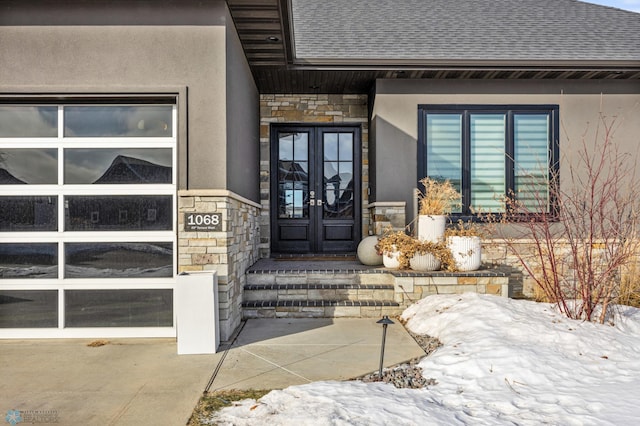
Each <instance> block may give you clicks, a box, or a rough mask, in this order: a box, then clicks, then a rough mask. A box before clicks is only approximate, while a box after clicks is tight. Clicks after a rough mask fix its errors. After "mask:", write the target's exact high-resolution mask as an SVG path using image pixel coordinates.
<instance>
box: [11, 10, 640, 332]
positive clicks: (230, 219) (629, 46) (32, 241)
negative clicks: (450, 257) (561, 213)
mask: <svg viewBox="0 0 640 426" xmlns="http://www.w3.org/2000/svg"><path fill="white" fill-rule="evenodd" d="M0 58H2V60H1V61H0V337H88V336H103V337H113V336H165V337H166V336H175V333H176V332H175V329H176V327H175V307H174V302H175V300H174V296H173V295H174V290H175V288H176V282H177V277H178V274H179V273H181V272H194V271H215V272H216V273H217V275H218V279H219V293H218V295H219V309H220V311H219V315H220V334H221V336H220V337H221V338H222V339H223V340H224V339H227V338H228V337H230V336H231V335H232V333H233V331H234V330H235V329H236V328H237V326H238V325H239V324H240V321H241V319H242V308H241V303H242V297H243V293H242V288H243V284H244V281H245V271H246V270H247V268H248V267H249V266H251V265H252V264H253V263H254V262H256V261H257V260H258V259H260V258H265V257H269V256H273V255H277V254H291V253H298V254H299V253H305V254H323V255H326V254H339V253H352V252H354V251H355V250H356V248H357V245H358V243H359V241H360V240H361V239H362V237H364V236H367V235H370V234H378V233H380V232H381V231H382V229H383V228H384V227H385V226H388V225H392V226H394V227H397V228H402V227H404V226H405V225H407V224H409V223H410V222H411V221H412V220H413V217H414V215H415V200H414V188H415V187H416V186H417V182H418V180H419V179H420V178H422V177H424V176H427V175H430V176H437V177H446V178H449V179H451V180H452V181H453V182H454V183H455V184H456V185H458V187H459V188H460V190H461V191H462V193H463V197H464V199H463V200H464V205H463V207H462V210H461V211H460V212H459V214H460V215H462V216H469V215H471V214H472V208H474V207H482V208H486V209H492V208H493V209H495V208H497V207H498V206H496V205H494V204H493V203H494V202H495V201H494V200H495V199H496V195H498V196H499V195H500V194H504V193H506V192H507V191H510V190H513V191H515V192H517V191H518V190H519V189H522V188H520V187H519V185H521V182H522V178H523V177H524V175H527V174H531V173H537V172H540V173H542V174H543V175H544V174H549V173H556V172H557V173H559V175H560V176H561V177H562V168H563V158H565V157H570V156H571V155H572V154H573V153H575V152H576V150H577V144H576V143H577V142H579V141H580V140H581V139H582V136H583V135H584V134H585V132H586V133H587V134H590V132H594V131H595V130H594V129H595V125H596V124H597V123H598V120H599V119H600V117H601V116H605V117H607V119H609V120H613V119H614V118H615V120H616V133H615V140H616V143H617V144H618V146H619V147H620V149H622V150H624V151H629V152H635V151H636V150H637V148H636V147H637V144H638V142H640V140H639V137H638V135H640V15H639V14H636V13H631V12H626V11H622V10H618V9H613V8H607V7H602V6H596V5H591V4H586V3H581V2H578V1H575V0H556V1H554V2H551V3H549V2H540V1H537V0H524V1H523V0H491V1H484V0H474V1H471V0H469V1H463V0H461V1H456V2H450V1H445V0H432V1H428V2H426V1H420V0H402V1H393V2H390V1H378V2H365V1H360V0H358V1H350V2H342V1H337V0H327V1H323V2H317V1H314V0H227V1H221V0H220V1H217V0H208V1H196V0H183V1H174V0H158V1H147V0H140V1H133V2H132V1H125V0H116V1H114V0H77V1H72V2H48V1H44V0H32V1H24V0H22V1H19V0H9V1H5V2H3V3H2V4H1V5H0ZM505 153H507V154H508V155H505ZM505 158H506V159H505ZM516 164H517V166H516ZM549 203H550V208H551V207H552V206H551V204H552V200H550V201H549ZM489 255H490V256H494V257H495V259H500V257H501V256H503V255H501V254H500V253H499V250H498V251H497V252H496V253H493V254H492V253H490V254H489Z"/></svg>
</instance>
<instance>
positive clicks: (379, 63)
mask: <svg viewBox="0 0 640 426" xmlns="http://www.w3.org/2000/svg"><path fill="white" fill-rule="evenodd" d="M290 69H306V70H324V71H330V70H340V71H347V70H363V71H364V70H396V69H406V70H514V71H523V70H557V71H569V70H571V71H591V70H603V71H634V70H640V60H615V61H612V60H509V61H505V60H469V59H460V60H456V59H443V60H439V59H430V60H418V61H417V60H414V59H400V60H398V59H393V60H391V59H357V60H353V59H327V58H305V59H299V58H296V59H295V60H294V61H293V62H292V64H291V65H290Z"/></svg>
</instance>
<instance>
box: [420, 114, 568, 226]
mask: <svg viewBox="0 0 640 426" xmlns="http://www.w3.org/2000/svg"><path fill="white" fill-rule="evenodd" d="M558 110H559V109H558V106H557V105H535V106H529V105H526V106H525V105H469V106H467V105H464V106H461V105H420V106H419V117H420V119H419V127H420V128H419V140H418V176H419V177H424V176H429V177H431V178H434V179H449V180H450V181H451V182H452V183H453V185H454V186H455V187H456V189H458V191H460V193H461V194H462V204H461V208H460V209H459V210H458V211H456V212H454V213H457V214H460V215H464V216H468V215H471V214H472V213H473V212H474V211H483V212H494V213H500V212H502V211H504V205H503V198H504V196H505V195H510V196H514V197H516V198H517V199H518V201H519V202H521V203H524V204H525V205H526V207H527V209H528V210H529V211H531V212H540V213H542V212H550V211H552V209H553V206H554V197H553V194H552V191H550V188H551V183H552V182H553V181H554V179H555V178H557V176H558V131H559V129H558V112H559V111H558Z"/></svg>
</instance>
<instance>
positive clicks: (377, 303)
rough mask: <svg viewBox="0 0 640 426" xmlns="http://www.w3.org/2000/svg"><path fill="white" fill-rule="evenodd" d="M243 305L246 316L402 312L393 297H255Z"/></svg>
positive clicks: (367, 315)
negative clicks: (351, 298) (333, 298)
mask: <svg viewBox="0 0 640 426" xmlns="http://www.w3.org/2000/svg"><path fill="white" fill-rule="evenodd" d="M242 308H243V316H244V318H338V317H354V318H380V317H382V316H383V315H399V314H400V313H401V312H402V308H401V307H400V304H399V303H397V302H394V301H391V300H255V301H245V302H243V303H242Z"/></svg>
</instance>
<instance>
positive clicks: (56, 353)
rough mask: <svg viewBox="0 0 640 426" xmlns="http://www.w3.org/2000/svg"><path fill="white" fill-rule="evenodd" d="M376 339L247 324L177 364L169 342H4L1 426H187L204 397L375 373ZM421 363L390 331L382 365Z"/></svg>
mask: <svg viewBox="0 0 640 426" xmlns="http://www.w3.org/2000/svg"><path fill="white" fill-rule="evenodd" d="M381 339H382V326H380V325H378V324H376V323H375V320H372V319H350V318H345V319H265V320H249V321H247V322H246V323H245V324H244V326H243V328H242V329H241V331H240V333H239V334H238V336H237V337H236V339H235V341H234V342H233V345H231V346H229V344H227V345H223V346H221V348H220V351H219V352H218V353H216V354H212V355H177V354H176V342H175V340H174V339H110V340H109V343H108V344H106V345H104V346H99V347H90V346H88V344H89V343H90V342H92V340H85V339H73V340H66V339H65V340H3V341H0V377H1V378H2V386H0V415H1V416H0V423H2V424H4V423H3V422H4V421H5V416H6V415H7V413H8V412H9V411H10V410H18V411H20V413H21V415H22V418H23V423H24V424H29V423H31V422H30V421H29V416H40V417H39V418H38V417H31V419H32V420H33V419H36V420H39V421H40V422H41V424H46V423H42V421H43V420H47V419H46V416H49V420H57V424H61V425H101V426H103V425H133V424H135V425H158V426H159V425H184V424H186V422H187V421H188V419H189V417H190V415H191V412H192V410H193V408H194V407H195V405H196V403H197V401H198V399H199V398H200V396H201V395H202V392H203V391H204V390H205V389H208V390H209V391H211V392H213V391H216V390H219V389H248V388H254V389H275V388H284V387H287V386H290V385H296V384H304V383H309V382H312V381H316V380H342V379H349V378H353V377H356V376H360V375H363V374H366V373H368V372H371V371H377V369H378V365H379V360H380V343H381ZM229 343H230V342H229ZM422 355H424V352H423V351H422V350H421V349H420V348H419V346H418V345H417V344H416V343H415V342H414V341H413V339H412V338H411V337H410V336H409V334H408V333H407V332H406V331H405V329H404V328H403V327H402V325H400V324H395V325H391V326H389V327H388V331H387V345H386V351H385V365H392V364H396V363H399V362H403V361H406V360H409V359H411V358H414V357H417V356H422ZM7 424H9V423H7ZM18 424H20V423H18Z"/></svg>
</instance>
